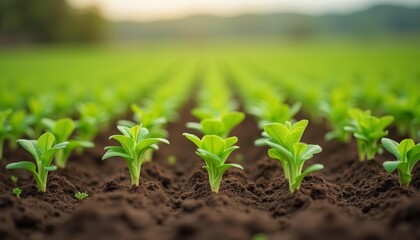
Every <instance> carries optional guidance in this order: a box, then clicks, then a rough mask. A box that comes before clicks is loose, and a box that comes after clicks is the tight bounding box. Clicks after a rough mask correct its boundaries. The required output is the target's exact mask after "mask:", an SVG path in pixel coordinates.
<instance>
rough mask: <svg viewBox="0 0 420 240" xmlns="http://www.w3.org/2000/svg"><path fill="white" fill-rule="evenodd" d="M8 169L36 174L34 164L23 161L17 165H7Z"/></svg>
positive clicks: (16, 163)
mask: <svg viewBox="0 0 420 240" xmlns="http://www.w3.org/2000/svg"><path fill="white" fill-rule="evenodd" d="M6 169H25V170H28V171H30V172H31V173H33V174H36V165H35V163H33V162H29V161H21V162H15V163H9V164H7V165H6Z"/></svg>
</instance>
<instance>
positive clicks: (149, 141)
mask: <svg viewBox="0 0 420 240" xmlns="http://www.w3.org/2000/svg"><path fill="white" fill-rule="evenodd" d="M158 142H163V143H166V144H169V141H168V140H166V139H163V138H146V139H143V140H141V141H140V142H139V143H137V145H136V152H141V151H143V150H145V149H147V148H149V147H150V145H152V144H156V143H158Z"/></svg>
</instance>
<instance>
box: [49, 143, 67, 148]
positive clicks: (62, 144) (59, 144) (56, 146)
mask: <svg viewBox="0 0 420 240" xmlns="http://www.w3.org/2000/svg"><path fill="white" fill-rule="evenodd" d="M67 145H69V142H62V143H58V144H56V145H54V147H52V149H63V148H66V147H67Z"/></svg>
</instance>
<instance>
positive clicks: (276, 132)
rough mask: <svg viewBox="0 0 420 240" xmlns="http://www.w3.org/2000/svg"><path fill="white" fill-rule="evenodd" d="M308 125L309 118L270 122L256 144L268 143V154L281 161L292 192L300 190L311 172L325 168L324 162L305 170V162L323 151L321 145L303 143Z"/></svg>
mask: <svg viewBox="0 0 420 240" xmlns="http://www.w3.org/2000/svg"><path fill="white" fill-rule="evenodd" d="M307 126H308V120H301V121H299V122H297V123H295V124H291V123H290V122H288V121H286V123H285V124H281V123H270V124H267V125H265V126H264V132H263V134H262V135H263V137H264V138H261V139H258V140H257V141H256V145H268V146H270V147H271V148H270V149H269V150H268V155H269V156H270V157H271V158H274V159H277V160H279V161H280V163H281V166H282V167H283V171H284V175H285V177H286V179H287V180H288V181H289V189H290V192H295V191H297V190H299V187H300V185H301V183H302V180H303V179H304V177H305V176H306V175H308V174H309V173H311V172H314V171H319V170H321V169H323V168H324V166H323V165H322V164H313V165H311V166H309V167H307V168H306V169H305V171H303V172H302V170H303V164H304V163H305V162H306V161H307V160H309V159H311V158H312V157H313V155H314V154H317V153H320V152H321V151H322V149H321V147H320V146H319V145H312V144H306V143H301V142H300V140H301V138H302V135H303V133H304V131H305V129H306V127H307Z"/></svg>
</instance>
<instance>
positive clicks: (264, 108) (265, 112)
mask: <svg viewBox="0 0 420 240" xmlns="http://www.w3.org/2000/svg"><path fill="white" fill-rule="evenodd" d="M301 107H302V104H301V103H299V102H297V103H295V104H293V105H292V106H289V105H288V104H286V103H283V102H281V101H280V100H279V99H277V98H275V99H270V100H268V99H267V100H266V101H260V102H257V103H256V104H254V105H252V106H251V107H249V109H248V111H249V113H250V114H252V115H254V116H256V117H257V118H259V121H258V127H259V128H264V126H265V125H266V124H269V123H285V122H286V121H290V120H291V119H292V118H293V117H294V116H295V115H296V114H297V113H298V112H299V110H300V108H301Z"/></svg>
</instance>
